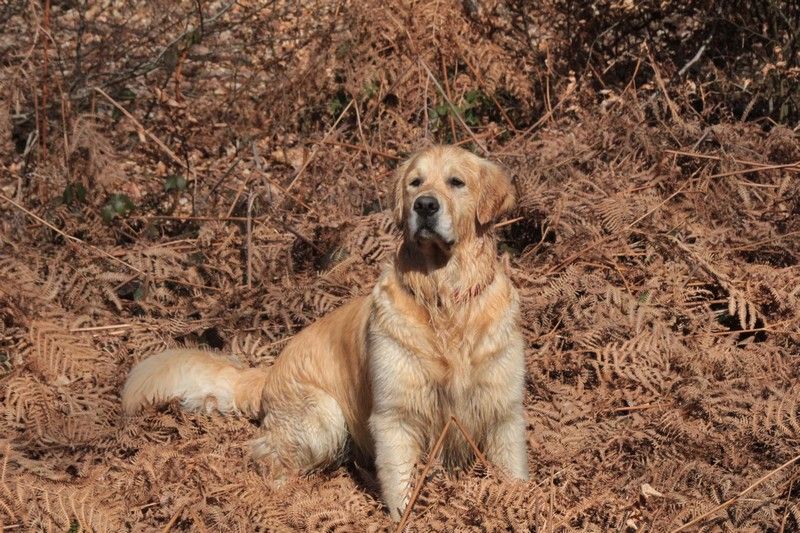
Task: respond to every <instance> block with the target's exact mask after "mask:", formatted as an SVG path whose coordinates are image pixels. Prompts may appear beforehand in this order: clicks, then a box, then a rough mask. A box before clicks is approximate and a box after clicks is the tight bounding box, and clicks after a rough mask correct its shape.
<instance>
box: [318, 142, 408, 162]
mask: <svg viewBox="0 0 800 533" xmlns="http://www.w3.org/2000/svg"><path fill="white" fill-rule="evenodd" d="M320 142H322V143H324V144H331V145H333V146H341V147H342V148H350V149H353V150H358V151H360V152H366V153H368V154H371V155H378V156H381V157H383V158H385V159H391V160H393V161H399V160H400V159H401V158H400V157H398V156H396V155H392V154H390V153H388V152H382V151H380V150H376V149H375V148H372V147H369V148H367V147H365V146H359V145H357V144H351V143H346V142H341V141H332V140H330V139H328V140H322V141H320Z"/></svg>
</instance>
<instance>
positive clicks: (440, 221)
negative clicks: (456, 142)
mask: <svg viewBox="0 0 800 533" xmlns="http://www.w3.org/2000/svg"><path fill="white" fill-rule="evenodd" d="M396 178H397V181H396V183H395V189H394V216H395V221H396V222H397V224H398V226H399V227H401V228H402V229H403V232H404V236H405V238H406V239H411V240H414V241H416V242H418V243H420V244H425V243H433V244H437V245H438V246H440V247H443V248H447V249H449V248H451V247H453V246H456V245H458V244H459V243H462V242H466V241H468V240H470V239H473V238H475V236H476V235H480V234H483V233H484V232H485V231H486V230H488V229H489V228H491V226H492V224H493V223H494V222H495V221H496V220H497V219H498V218H499V217H500V216H502V215H503V214H505V213H506V212H508V211H509V210H510V209H511V208H512V207H513V206H514V187H513V185H512V183H511V179H510V178H509V176H508V174H506V173H505V172H504V171H503V169H502V168H500V166H498V165H496V164H494V163H492V162H490V161H487V160H485V159H482V158H480V157H478V156H476V155H474V154H472V153H470V152H468V151H466V150H464V149H461V148H458V147H455V146H431V147H428V148H424V149H422V150H420V151H419V152H417V153H415V154H414V155H412V156H411V157H410V158H409V159H407V160H406V161H405V162H403V163H402V164H401V165H400V167H399V168H398V169H397V176H396Z"/></svg>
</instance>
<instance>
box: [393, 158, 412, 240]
mask: <svg viewBox="0 0 800 533" xmlns="http://www.w3.org/2000/svg"><path fill="white" fill-rule="evenodd" d="M413 159H414V157H413V156H411V157H409V158H408V159H406V160H405V161H403V162H402V163H400V166H398V167H397V169H396V170H395V171H394V189H393V190H392V191H393V192H392V206H393V207H392V215H393V216H394V223H395V224H396V225H397V227H398V228H400V229H403V222H404V220H403V205H404V202H405V198H404V197H403V195H404V194H405V190H406V186H405V177H406V173H407V172H408V167H410V166H411V162H412V161H413Z"/></svg>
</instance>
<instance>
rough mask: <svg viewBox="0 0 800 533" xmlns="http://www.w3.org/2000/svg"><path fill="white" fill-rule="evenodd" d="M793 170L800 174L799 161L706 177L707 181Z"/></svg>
mask: <svg viewBox="0 0 800 533" xmlns="http://www.w3.org/2000/svg"><path fill="white" fill-rule="evenodd" d="M780 169H786V170H793V171H796V172H800V161H795V162H794V163H786V164H783V165H765V166H763V167H758V168H742V169H739V170H732V171H730V172H722V173H720V174H712V175H710V176H708V177H707V179H711V178H726V177H728V176H738V175H739V174H748V173H750V172H761V171H762V170H780Z"/></svg>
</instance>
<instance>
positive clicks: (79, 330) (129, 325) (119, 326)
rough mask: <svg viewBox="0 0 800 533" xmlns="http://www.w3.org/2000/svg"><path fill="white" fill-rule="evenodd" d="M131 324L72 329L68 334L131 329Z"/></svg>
mask: <svg viewBox="0 0 800 533" xmlns="http://www.w3.org/2000/svg"><path fill="white" fill-rule="evenodd" d="M132 327H133V324H111V325H108V326H90V327H86V328H73V329H71V330H69V332H70V333H83V332H86V331H105V330H109V329H123V328H132Z"/></svg>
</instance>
